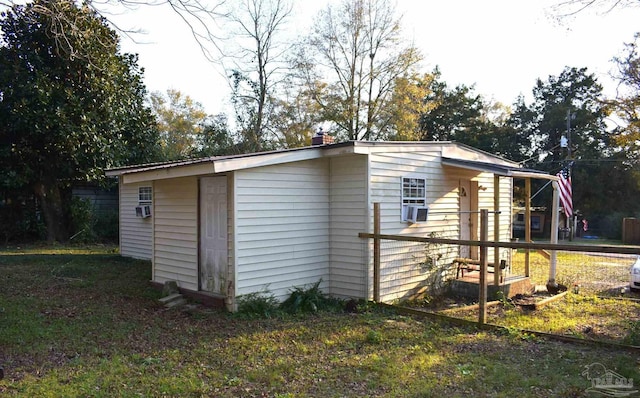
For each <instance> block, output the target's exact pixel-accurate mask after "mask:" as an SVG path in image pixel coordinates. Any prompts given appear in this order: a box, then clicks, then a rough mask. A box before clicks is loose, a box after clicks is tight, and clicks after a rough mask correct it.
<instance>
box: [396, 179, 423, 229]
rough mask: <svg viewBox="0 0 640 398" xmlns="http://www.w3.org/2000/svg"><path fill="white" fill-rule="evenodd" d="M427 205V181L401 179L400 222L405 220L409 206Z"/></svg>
mask: <svg viewBox="0 0 640 398" xmlns="http://www.w3.org/2000/svg"><path fill="white" fill-rule="evenodd" d="M426 205H427V179H426V178H420V177H402V220H403V221H406V220H407V210H408V208H409V206H426Z"/></svg>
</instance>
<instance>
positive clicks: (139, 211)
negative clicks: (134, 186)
mask: <svg viewBox="0 0 640 398" xmlns="http://www.w3.org/2000/svg"><path fill="white" fill-rule="evenodd" d="M136 217H141V218H147V217H151V206H149V205H146V206H136Z"/></svg>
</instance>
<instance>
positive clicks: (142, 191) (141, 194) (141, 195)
mask: <svg viewBox="0 0 640 398" xmlns="http://www.w3.org/2000/svg"><path fill="white" fill-rule="evenodd" d="M152 201H153V191H152V190H151V187H138V204H140V205H150V204H151V202H152Z"/></svg>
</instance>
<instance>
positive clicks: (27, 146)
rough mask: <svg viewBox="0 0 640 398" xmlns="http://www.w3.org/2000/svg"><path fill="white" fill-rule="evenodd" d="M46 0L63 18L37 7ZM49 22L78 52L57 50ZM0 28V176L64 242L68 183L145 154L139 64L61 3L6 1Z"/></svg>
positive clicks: (148, 145) (100, 25)
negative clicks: (28, 197)
mask: <svg viewBox="0 0 640 398" xmlns="http://www.w3.org/2000/svg"><path fill="white" fill-rule="evenodd" d="M54 6H55V7H56V9H58V10H59V11H60V15H62V16H66V17H65V18H62V19H59V20H52V19H51V18H50V16H48V15H47V14H44V13H41V12H39V11H38V8H39V7H54ZM54 23H60V24H63V25H62V26H60V29H67V31H68V32H69V33H68V34H67V35H66V36H65V41H67V42H69V43H68V45H69V46H70V47H73V48H83V49H84V52H85V54H86V57H85V56H83V57H77V56H74V54H73V53H72V52H69V51H67V50H66V49H65V48H61V46H60V44H59V40H58V38H57V37H55V35H52V34H51V30H50V29H49V27H50V26H51V24H54ZM72 23H73V24H74V25H75V28H73V29H72V27H71V26H68V25H65V24H72ZM0 29H1V30H2V36H1V40H0V143H1V145H0V147H1V148H2V150H1V151H0V181H1V183H2V185H3V186H4V187H5V188H6V189H8V190H12V191H18V190H20V189H22V188H24V187H29V189H30V190H31V191H32V192H33V193H34V194H35V195H36V197H37V198H38V202H39V205H40V207H41V209H42V214H43V216H44V220H45V223H46V226H47V237H48V239H49V240H50V241H54V240H58V241H60V240H65V239H66V238H67V223H68V220H67V218H68V217H67V214H66V211H65V210H66V209H65V207H64V204H65V203H66V202H68V201H65V198H66V197H67V195H68V193H69V189H68V188H69V187H70V185H71V184H72V183H74V182H78V181H100V180H101V179H103V178H104V173H103V170H104V168H106V167H111V166H116V165H122V164H126V163H130V162H136V163H140V162H144V161H150V160H154V156H155V152H154V151H155V149H156V148H157V131H156V130H155V125H154V121H153V116H152V115H151V113H150V111H149V109H148V108H147V107H146V106H145V105H144V97H145V94H146V92H145V88H144V85H143V84H142V72H141V70H140V69H139V68H138V67H137V64H136V63H137V59H136V57H135V56H133V55H128V54H124V55H122V54H119V53H118V37H117V35H116V34H115V32H114V31H112V30H111V29H109V28H107V27H106V25H105V23H104V20H103V19H101V18H99V17H97V16H96V14H95V13H94V12H92V11H90V10H89V9H88V8H86V7H82V8H78V7H76V6H75V5H74V3H72V2H69V1H64V0H56V1H47V0H37V1H36V2H34V3H31V4H27V5H25V6H15V7H12V8H11V9H9V10H7V11H6V12H4V13H2V14H1V20H0ZM74 32H75V33H74ZM77 32H90V34H86V35H79V34H77ZM107 50H108V51H107Z"/></svg>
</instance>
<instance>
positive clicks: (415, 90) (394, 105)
mask: <svg viewBox="0 0 640 398" xmlns="http://www.w3.org/2000/svg"><path fill="white" fill-rule="evenodd" d="M435 78H436V74H429V73H425V74H422V75H420V74H418V73H412V74H410V75H407V76H400V77H398V78H397V79H396V81H395V84H394V87H393V95H392V97H391V101H390V103H389V106H388V107H387V109H388V115H389V118H391V120H392V130H393V131H392V132H391V133H390V134H389V135H390V137H392V138H393V139H394V140H397V141H419V140H420V139H421V138H422V129H421V120H422V118H423V116H424V115H425V114H427V113H428V112H429V111H431V110H432V109H433V107H434V103H433V102H431V101H428V98H429V96H430V95H432V93H433V92H432V85H433V81H434V79H435Z"/></svg>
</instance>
